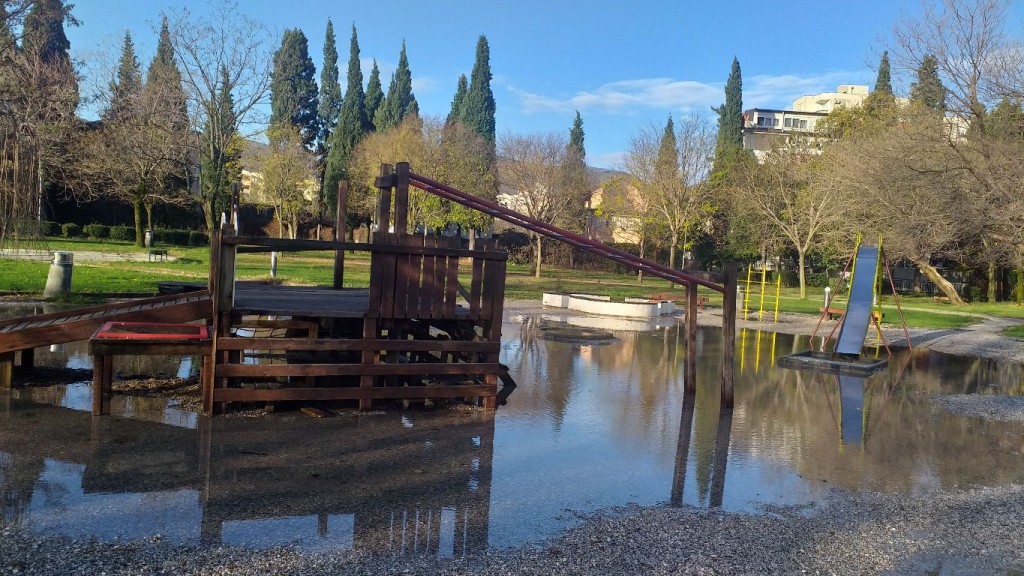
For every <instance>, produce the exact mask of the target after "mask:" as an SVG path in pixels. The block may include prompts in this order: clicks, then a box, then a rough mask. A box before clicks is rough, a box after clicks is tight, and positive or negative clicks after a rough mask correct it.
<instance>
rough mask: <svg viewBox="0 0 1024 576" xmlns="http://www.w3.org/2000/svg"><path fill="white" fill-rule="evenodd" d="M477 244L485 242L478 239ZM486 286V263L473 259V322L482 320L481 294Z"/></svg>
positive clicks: (470, 294)
mask: <svg viewBox="0 0 1024 576" xmlns="http://www.w3.org/2000/svg"><path fill="white" fill-rule="evenodd" d="M477 242H483V240H480V239H478V240H477ZM483 284H484V261H483V260H482V259H480V258H473V277H472V280H471V281H470V284H469V317H470V318H472V319H473V320H477V319H479V318H480V294H481V292H482V291H483Z"/></svg>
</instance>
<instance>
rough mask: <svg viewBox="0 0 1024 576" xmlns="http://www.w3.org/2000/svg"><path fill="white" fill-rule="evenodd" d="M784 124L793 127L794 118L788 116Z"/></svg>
mask: <svg viewBox="0 0 1024 576" xmlns="http://www.w3.org/2000/svg"><path fill="white" fill-rule="evenodd" d="M783 124H784V125H785V127H786V128H792V127H793V119H792V118H786V120H785V121H784V122H783Z"/></svg>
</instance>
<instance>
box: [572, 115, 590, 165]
mask: <svg viewBox="0 0 1024 576" xmlns="http://www.w3.org/2000/svg"><path fill="white" fill-rule="evenodd" d="M583 136H584V134H583V118H582V117H581V116H580V111H579V110H577V111H576V118H575V119H574V120H573V121H572V128H570V129H569V152H570V153H571V154H572V155H573V157H574V158H577V159H578V160H579V161H580V162H581V163H583V162H585V161H586V158H587V151H586V150H585V149H584V146H583Z"/></svg>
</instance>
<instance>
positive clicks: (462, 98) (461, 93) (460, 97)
mask: <svg viewBox="0 0 1024 576" xmlns="http://www.w3.org/2000/svg"><path fill="white" fill-rule="evenodd" d="M468 91H469V80H467V79H466V75H465V74H460V75H459V85H458V86H457V87H456V88H455V97H454V98H452V109H451V111H450V112H448V118H446V119H445V121H444V123H445V126H451V125H452V124H454V123H455V122H457V121H459V120H460V119H461V118H462V108H463V106H465V102H466V92H468Z"/></svg>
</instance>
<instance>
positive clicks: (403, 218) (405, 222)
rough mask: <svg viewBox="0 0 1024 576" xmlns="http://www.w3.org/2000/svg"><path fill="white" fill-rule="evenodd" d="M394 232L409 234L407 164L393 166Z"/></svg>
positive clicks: (400, 163)
mask: <svg viewBox="0 0 1024 576" xmlns="http://www.w3.org/2000/svg"><path fill="white" fill-rule="evenodd" d="M395 232H396V233H398V234H407V233H408V232H409V163H408V162H399V163H398V164H396V165H395Z"/></svg>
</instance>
